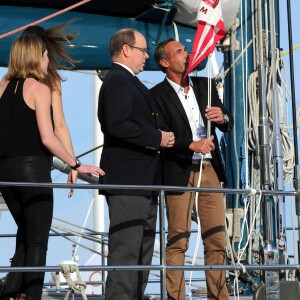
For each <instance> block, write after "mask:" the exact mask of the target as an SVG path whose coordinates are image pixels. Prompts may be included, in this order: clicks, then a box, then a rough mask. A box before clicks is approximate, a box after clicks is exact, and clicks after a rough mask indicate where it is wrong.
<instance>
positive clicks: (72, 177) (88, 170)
mask: <svg viewBox="0 0 300 300" xmlns="http://www.w3.org/2000/svg"><path fill="white" fill-rule="evenodd" d="M78 172H80V173H84V174H88V175H90V176H92V174H94V175H98V176H99V175H101V176H104V175H105V172H104V171H103V170H102V169H100V168H98V167H96V166H90V165H80V167H79V168H77V170H71V171H70V172H69V174H68V181H67V183H76V181H77V177H78ZM73 193H74V189H73V188H71V189H70V192H69V194H68V198H71V197H72V196H73Z"/></svg>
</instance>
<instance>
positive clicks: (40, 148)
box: [0, 79, 52, 156]
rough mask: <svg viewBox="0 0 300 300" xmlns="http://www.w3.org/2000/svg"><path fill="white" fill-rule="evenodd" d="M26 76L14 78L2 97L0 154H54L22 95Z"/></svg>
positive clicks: (0, 106) (0, 108)
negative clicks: (44, 140) (42, 138)
mask: <svg viewBox="0 0 300 300" xmlns="http://www.w3.org/2000/svg"><path fill="white" fill-rule="evenodd" d="M24 81H25V79H12V80H10V82H9V83H8V85H7V87H6V89H5V91H4V92H3V94H2V97H1V98H0V156H52V155H51V153H50V152H49V151H48V150H47V149H46V147H45V146H44V145H43V143H42V141H41V136H40V133H39V129H38V125H37V120H36V114H35V110H33V109H31V108H30V107H29V106H28V105H27V104H26V102H25V101H24V98H23V85H24Z"/></svg>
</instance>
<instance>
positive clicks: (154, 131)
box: [98, 64, 161, 195]
mask: <svg viewBox="0 0 300 300" xmlns="http://www.w3.org/2000/svg"><path fill="white" fill-rule="evenodd" d="M154 111H155V110H154V105H153V100H152V98H151V95H150V92H149V90H148V89H147V88H146V87H145V86H144V85H143V84H142V83H141V82H140V81H139V80H138V79H137V78H136V77H135V76H133V75H132V74H131V73H130V72H129V71H128V70H126V69H125V68H124V67H122V66H120V65H118V64H113V67H112V69H111V70H110V71H109V72H108V74H107V75H106V77H105V79H104V81H103V84H102V86H101V89H100V93H99V103H98V118H99V121H100V124H101V130H102V132H103V135H104V145H103V150H102V155H101V160H100V167H101V168H102V169H103V170H104V171H105V173H106V174H105V175H104V176H100V181H99V182H100V183H103V184H126V185H154V184H160V183H161V182H160V178H159V173H160V154H159V147H160V142H161V133H160V131H159V130H158V123H157V118H156V114H155V113H154ZM100 192H101V193H104V194H107V193H109V194H118V195H131V194H134V195H152V194H153V193H152V192H149V191H133V190H109V191H100Z"/></svg>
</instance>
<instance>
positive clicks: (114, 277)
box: [105, 195, 157, 300]
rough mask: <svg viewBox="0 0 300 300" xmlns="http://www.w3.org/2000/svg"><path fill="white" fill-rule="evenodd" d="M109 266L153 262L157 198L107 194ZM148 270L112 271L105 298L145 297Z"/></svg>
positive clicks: (131, 298) (140, 298)
mask: <svg viewBox="0 0 300 300" xmlns="http://www.w3.org/2000/svg"><path fill="white" fill-rule="evenodd" d="M107 203H108V207H109V217H110V225H109V242H108V247H109V249H108V250H109V254H108V260H107V264H108V265H109V266H120V265H151V261H152V256H153V248H154V241H155V230H156V215H157V197H143V196H127V195H125V196H124V195H123V196H119V195H118V196H117V195H111V196H108V197H107ZM148 277H149V271H139V272H137V271H118V270H117V271H110V272H108V276H107V280H106V291H105V299H106V300H117V299H120V300H121V299H122V300H143V299H144V292H145V288H146V285H147V281H148Z"/></svg>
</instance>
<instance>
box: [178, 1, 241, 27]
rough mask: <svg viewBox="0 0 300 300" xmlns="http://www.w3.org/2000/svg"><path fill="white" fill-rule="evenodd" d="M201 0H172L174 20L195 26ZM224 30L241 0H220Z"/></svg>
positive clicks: (234, 15)
mask: <svg viewBox="0 0 300 300" xmlns="http://www.w3.org/2000/svg"><path fill="white" fill-rule="evenodd" d="M200 1H201V0H174V4H175V5H176V7H177V13H176V15H175V18H174V21H175V22H178V23H181V24H185V25H188V26H194V27H197V25H198V21H197V14H198V9H199V7H200ZM220 3H221V7H222V14H223V20H224V25H225V30H226V32H227V31H228V30H229V29H230V27H231V26H232V24H233V22H234V21H235V18H236V15H237V13H238V10H239V8H240V3H241V0H220Z"/></svg>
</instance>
